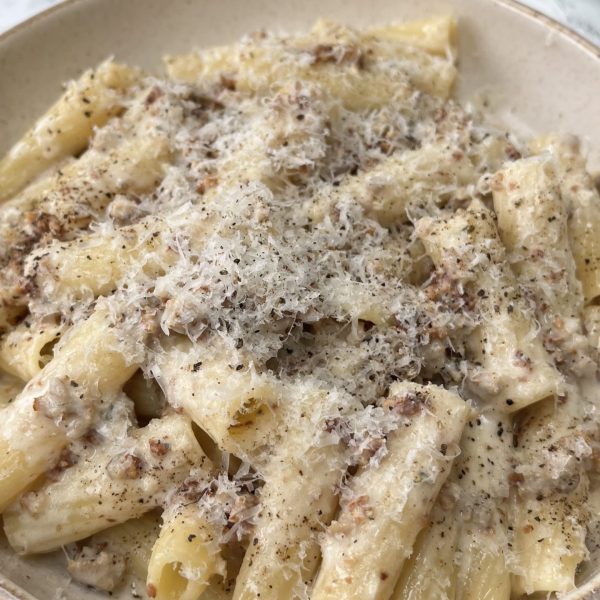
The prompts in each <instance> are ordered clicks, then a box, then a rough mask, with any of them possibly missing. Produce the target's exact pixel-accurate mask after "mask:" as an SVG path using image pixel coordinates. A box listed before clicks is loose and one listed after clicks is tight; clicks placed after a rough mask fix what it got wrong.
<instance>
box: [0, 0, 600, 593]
mask: <svg viewBox="0 0 600 600" xmlns="http://www.w3.org/2000/svg"><path fill="white" fill-rule="evenodd" d="M92 1H94V0H62V1H61V2H59V3H58V4H55V5H53V6H49V7H48V8H46V9H44V10H42V11H40V12H37V13H35V14H33V15H32V16H30V17H28V18H26V19H25V20H24V21H21V22H19V23H17V24H16V25H13V26H12V27H10V28H9V29H7V30H6V31H4V32H2V33H0V44H2V43H4V42H6V41H9V40H10V39H11V38H12V37H14V36H17V35H19V34H20V33H21V32H23V31H25V30H26V29H27V28H28V27H30V26H31V25H33V24H34V23H38V22H42V21H44V20H45V19H47V18H48V17H49V16H51V15H53V14H55V13H59V12H61V11H63V10H67V9H68V8H70V7H72V6H74V5H77V4H82V5H83V4H85V3H86V2H92ZM480 1H482V2H483V1H485V0H480ZM492 1H493V2H494V3H496V4H498V5H501V6H504V7H505V8H508V9H510V10H512V11H514V12H517V13H521V14H522V15H525V16H526V17H529V18H531V19H533V20H536V21H538V22H540V23H541V24H542V25H543V26H545V27H547V28H548V29H550V30H552V31H554V32H558V33H559V34H560V35H562V36H564V37H565V38H567V39H569V40H570V41H571V42H572V43H574V44H575V45H576V46H578V47H579V48H580V49H581V50H583V51H584V52H586V54H588V55H590V56H591V57H592V58H593V59H595V60H597V61H599V65H600V42H599V43H595V42H593V41H592V40H590V39H589V38H587V37H585V36H584V35H583V34H581V33H578V32H577V31H575V30H574V29H571V28H570V27H569V26H567V25H564V24H563V23H560V22H559V21H557V20H556V19H554V18H553V17H550V16H548V15H546V14H544V13H542V12H541V11H539V10H537V9H535V8H532V7H530V6H527V5H525V4H523V3H522V2H521V1H519V0H492ZM599 591H600V574H598V575H596V576H595V577H592V578H591V580H589V581H588V582H586V583H585V584H584V585H582V586H581V587H580V588H578V589H575V590H572V591H571V592H570V594H574V596H573V598H572V600H585V599H591V598H593V597H596V596H595V594H596V593H598V592H599ZM0 600H36V598H35V597H34V596H32V595H31V594H30V593H29V592H27V591H26V590H24V589H23V588H21V587H20V586H18V585H17V584H15V583H14V582H13V581H12V580H10V579H9V578H8V577H6V575H4V574H3V573H1V572H0Z"/></svg>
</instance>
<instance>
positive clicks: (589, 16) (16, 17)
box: [0, 0, 600, 45]
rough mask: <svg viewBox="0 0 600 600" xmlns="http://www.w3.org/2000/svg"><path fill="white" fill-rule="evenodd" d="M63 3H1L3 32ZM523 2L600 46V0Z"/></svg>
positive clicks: (23, 0)
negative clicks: (50, 7)
mask: <svg viewBox="0 0 600 600" xmlns="http://www.w3.org/2000/svg"><path fill="white" fill-rule="evenodd" d="M61 1H62V0H0V33H1V32H3V31H5V30H7V29H10V28H11V27H13V26H14V25H16V24H17V23H20V22H21V21H23V20H25V19H27V18H28V17H30V16H32V15H34V14H35V13H37V12H39V11H41V10H44V9H45V8H48V7H49V6H52V5H54V4H58V3H60V2H61ZM124 1H125V0H124ZM482 1H490V0H482ZM521 2H522V3H523V4H528V5H529V6H531V7H532V8H535V9H537V10H539V11H540V12H543V13H546V14H547V15H548V16H550V17H552V18H553V19H556V20H557V21H560V22H561V23H564V24H566V25H568V26H569V27H571V28H572V29H575V30H576V31H578V32H579V33H581V34H582V35H584V36H585V37H587V38H588V39H590V40H592V41H594V42H595V43H596V44H598V45H600V0H521Z"/></svg>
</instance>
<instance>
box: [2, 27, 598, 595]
mask: <svg viewBox="0 0 600 600" xmlns="http://www.w3.org/2000/svg"><path fill="white" fill-rule="evenodd" d="M455 37H456V32H455V23H454V21H453V20H452V19H450V18H436V19H430V20H427V21H419V22H411V23H404V24H393V25H385V26H378V27H372V28H370V29H365V30H355V29H351V28H349V27H346V26H342V25H339V24H336V23H333V22H330V21H325V20H321V21H318V22H317V24H316V25H315V26H314V28H313V29H312V30H311V31H310V32H309V33H303V34H296V35H279V34H274V33H268V32H258V33H255V34H252V35H248V36H246V37H244V38H243V39H242V40H240V41H239V42H237V43H234V44H231V45H228V46H223V47H217V48H209V49H203V50H198V51H194V52H191V53H190V54H186V55H177V56H169V57H167V58H166V59H165V65H166V75H165V76H163V77H157V76H154V75H150V74H148V73H145V72H142V71H140V70H138V69H136V68H133V67H129V66H126V65H123V64H120V63H118V62H115V61H113V60H107V61H106V62H104V63H102V64H100V65H99V66H98V67H97V68H95V69H92V70H89V71H87V72H85V73H84V74H83V75H82V76H81V77H80V78H79V79H78V80H76V81H74V82H71V83H69V84H68V85H67V86H66V87H65V90H64V93H63V95H62V96H61V97H60V98H59V100H58V101H57V102H56V104H54V105H53V106H52V107H51V108H50V109H49V110H48V112H47V113H46V114H45V115H43V116H42V117H41V118H40V119H39V120H38V121H37V123H36V124H35V125H34V127H33V128H32V129H31V130H30V131H29V132H27V133H26V134H25V135H24V137H23V138H22V139H21V140H20V141H19V142H18V143H17V144H16V145H15V146H14V147H13V148H12V149H11V150H10V152H9V153H8V154H7V155H6V157H5V158H4V159H3V160H2V161H0V402H1V404H2V407H1V408H0V410H1V417H2V418H1V419H0V511H1V513H2V518H3V525H4V531H5V534H6V537H7V539H8V542H9V543H10V545H11V546H12V548H13V549H14V550H15V552H16V553H17V554H19V555H30V554H37V553H46V552H52V551H58V552H60V553H62V554H64V564H65V568H66V569H67V570H68V573H69V574H70V576H71V577H72V578H73V580H75V581H76V582H78V583H77V584H73V585H88V586H92V587H94V588H96V589H98V590H103V591H105V592H111V593H112V592H117V593H118V592H119V590H121V591H123V590H126V591H127V592H131V595H132V597H138V598H139V597H149V598H157V599H159V600H198V599H200V598H201V599H202V600H207V599H208V600H212V599H228V598H233V599H234V600H254V599H260V600H285V599H307V600H334V599H335V600H353V599H357V600H358V599H360V600H444V599H448V600H479V599H484V598H485V599H487V600H508V599H510V598H519V597H521V596H525V595H529V594H536V593H539V594H541V596H540V597H546V596H547V595H548V594H551V593H562V592H567V591H569V590H572V589H574V588H575V586H576V585H577V583H578V582H579V581H580V580H581V578H582V577H584V576H585V574H586V573H587V572H589V570H590V569H592V565H593V564H594V562H596V564H598V561H599V560H600V552H599V550H598V548H599V547H600V516H599V515H600V475H599V474H600V462H599V458H598V457H599V456H600V435H599V434H600V428H599V425H600V417H599V415H598V407H599V406H600V400H599V399H598V394H597V386H598V383H597V373H598V349H599V344H600V342H599V339H600V302H599V299H600V198H599V196H598V190H597V189H596V187H595V185H594V181H593V179H592V177H591V176H590V175H589V174H588V173H587V172H586V165H585V157H584V156H583V153H582V151H581V150H580V147H579V143H578V141H577V140H576V139H575V138H573V137H570V136H560V135H553V134H549V135H544V136H543V137H538V138H535V139H532V140H523V139H521V138H519V137H517V136H516V135H513V134H512V133H510V132H507V131H506V130H503V129H499V128H498V127H497V126H492V125H490V124H488V123H487V122H486V119H485V116H486V115H485V111H484V112H483V114H481V113H480V112H479V111H478V110H476V109H475V108H474V107H473V106H468V105H467V106H461V105H459V104H458V103H457V102H456V101H455V100H454V99H453V98H452V88H453V85H454V82H455V78H456V75H457V71H456V67H455V58H456V47H455ZM74 597H75V596H74Z"/></svg>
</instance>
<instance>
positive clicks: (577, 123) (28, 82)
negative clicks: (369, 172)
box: [0, 0, 600, 600]
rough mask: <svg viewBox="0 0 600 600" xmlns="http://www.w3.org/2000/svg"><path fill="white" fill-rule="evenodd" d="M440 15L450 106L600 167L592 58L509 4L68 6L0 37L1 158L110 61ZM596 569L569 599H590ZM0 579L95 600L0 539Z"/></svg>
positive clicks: (599, 106)
mask: <svg viewBox="0 0 600 600" xmlns="http://www.w3.org/2000/svg"><path fill="white" fill-rule="evenodd" d="M448 13H452V14H454V15H455V16H457V17H458V19H459V31H460V53H459V61H460V72H461V79H460V85H459V90H458V92H459V96H460V98H461V99H462V100H463V101H476V102H481V101H482V100H486V101H487V103H488V105H489V107H490V109H491V110H492V111H493V113H494V115H495V116H494V119H496V120H497V121H498V122H499V123H500V124H504V125H506V126H509V127H510V128H511V129H512V130H516V131H518V132H521V133H535V132H537V133H542V132H544V131H559V132H571V133H575V134H577V135H579V136H580V137H581V138H582V140H583V141H584V143H585V145H586V147H587V148H588V151H589V153H590V166H591V168H593V169H598V168H600V100H599V99H600V50H599V49H598V48H595V47H594V46H592V45H591V44H589V43H586V42H585V41H583V40H582V39H581V38H578V37H577V36H576V35H574V34H573V33H571V32H569V31H568V30H565V29H564V28H562V27H561V26H559V25H557V24H556V23H554V22H553V21H551V20H549V19H547V18H544V17H542V16H540V15H539V14H536V13H535V12H534V11H531V10H528V9H525V8H523V7H521V6H520V5H517V4H516V3H514V2H512V1H511V0H419V1H415V0H370V1H369V2H367V1H365V0H127V1H124V0H71V1H67V2H66V3H65V4H63V5H61V6H59V7H57V8H54V9H51V10H49V11H47V12H45V13H43V14H42V15H40V16H38V17H35V18H33V19H31V20H29V21H27V22H26V23H24V24H23V25H20V26H19V27H17V28H15V29H13V30H12V31H9V32H8V33H6V34H4V35H3V36H1V37H0V153H3V152H4V151H6V150H7V148H8V147H9V146H10V145H11V144H12V143H13V142H14V141H15V140H16V139H17V138H18V137H19V135H20V134H21V133H22V132H23V131H24V130H25V129H26V128H27V127H28V126H29V125H30V124H31V123H32V121H33V120H34V119H35V118H36V116H37V115H39V114H41V113H42V112H43V111H44V109H45V108H46V107H47V106H48V105H49V104H50V103H51V101H52V100H53V99H54V98H55V97H56V96H57V94H58V93H59V90H60V84H61V82H63V81H65V80H66V79H68V78H71V77H73V76H75V75H77V74H78V73H79V72H80V71H81V70H83V69H84V68H85V67H87V66H90V65H93V64H95V63H97V62H99V61H100V60H102V59H103V58H105V57H107V56H109V55H114V56H116V57H117V58H118V59H121V60H125V61H127V62H130V63H132V64H136V65H140V66H143V67H146V68H149V69H155V70H159V69H160V57H161V56H162V55H164V54H166V53H175V52H181V51H185V50H189V49H190V48H192V47H194V46H207V45H211V44H218V43H223V42H228V41H233V40H235V39H236V38H238V37H239V36H240V35H242V34H243V33H245V32H248V31H252V30H256V29H259V28H273V29H282V30H288V31H290V30H296V29H304V28H307V27H309V26H310V25H311V24H312V23H313V21H314V20H315V19H316V18H317V17H318V16H326V17H331V18H334V19H337V20H339V21H342V22H347V23H349V24H355V25H366V24H369V23H375V22H385V21H391V20H401V19H411V18H422V17H424V16H427V15H439V14H448ZM596 571H597V572H598V573H597V574H596V573H594V574H593V575H592V576H591V577H588V579H587V581H584V582H582V584H581V586H580V589H579V590H578V591H577V592H575V593H573V594H570V595H569V596H568V600H581V599H582V598H594V597H598V598H600V565H598V568H597V569H596ZM0 572H2V573H3V574H4V576H0V598H2V597H6V598H19V599H25V598H27V599H33V600H35V599H36V598H37V599H39V600H59V599H62V598H67V599H73V600H75V599H77V600H88V599H92V598H106V596H105V595H102V594H98V593H96V592H93V591H89V590H87V589H84V588H83V587H80V586H77V585H76V584H72V583H70V582H69V578H68V577H67V576H66V575H65V571H64V558H63V556H62V553H56V554H52V555H46V556H41V557H35V558H31V559H27V560H24V559H20V558H17V557H15V556H13V555H12V553H11V552H10V550H9V549H8V548H7V546H6V542H5V541H4V542H2V540H0ZM1 588H3V589H4V590H5V591H2V589H1ZM594 589H598V592H597V593H594V592H593V590H594ZM25 590H26V591H25ZM138 590H139V592H140V593H141V594H142V597H143V592H142V590H143V587H142V586H138ZM32 594H33V595H32ZM113 597H115V598H123V599H125V598H128V599H129V598H132V595H131V591H130V590H129V589H127V590H124V591H123V593H122V594H121V595H116V596H113ZM566 598H567V597H566V596H565V600H566Z"/></svg>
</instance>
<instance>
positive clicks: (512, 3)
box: [0, 0, 600, 60]
mask: <svg viewBox="0 0 600 600" xmlns="http://www.w3.org/2000/svg"><path fill="white" fill-rule="evenodd" d="M90 1H92V0H62V1H61V2H59V3H58V4H55V5H53V6H49V7H48V8H46V9H44V10H42V11H40V12H38V13H35V14H33V15H32V16H30V17H28V18H27V19H25V20H24V21H21V22H20V23H17V24H16V25H13V26H12V27H10V28H9V29H7V30H6V31H4V32H2V33H0V43H3V42H5V41H6V40H9V39H10V38H11V37H13V36H14V35H18V34H19V33H21V31H23V30H25V29H27V28H28V27H30V26H31V25H32V24H33V23H37V22H38V21H43V20H44V19H46V18H47V17H48V16H49V15H52V14H54V13H57V12H60V11H62V10H65V9H66V8H69V7H71V6H74V5H75V4H84V3H85V2H90ZM481 1H484V0H481ZM492 1H493V2H495V3H496V4H500V5H504V6H505V7H507V8H509V9H511V10H514V11H515V12H521V13H523V14H525V15H526V16H528V17H531V18H533V19H535V20H537V21H539V22H541V23H542V24H543V25H545V26H546V27H549V28H551V29H554V30H556V31H558V32H559V33H560V34H562V35H564V36H565V37H567V38H569V39H570V40H571V41H572V42H574V43H575V44H577V45H578V46H579V47H580V48H581V49H582V50H584V51H586V52H587V53H589V54H591V55H592V56H593V57H594V58H596V59H598V60H600V42H599V43H598V44H596V43H594V42H593V41H592V40H590V39H588V38H587V37H585V36H584V35H583V34H581V33H578V32H577V31H575V30H574V29H571V28H570V27H568V26H567V25H564V24H563V23H560V22H559V21H557V20H556V19H554V18H553V17H550V16H548V15H546V14H544V13H543V12H541V11H539V10H538V9H536V8H532V7H531V6H527V5H525V4H523V3H522V2H521V1H519V0H492Z"/></svg>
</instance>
